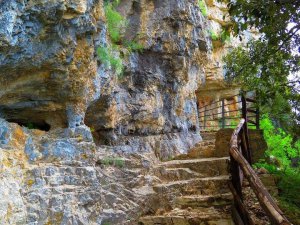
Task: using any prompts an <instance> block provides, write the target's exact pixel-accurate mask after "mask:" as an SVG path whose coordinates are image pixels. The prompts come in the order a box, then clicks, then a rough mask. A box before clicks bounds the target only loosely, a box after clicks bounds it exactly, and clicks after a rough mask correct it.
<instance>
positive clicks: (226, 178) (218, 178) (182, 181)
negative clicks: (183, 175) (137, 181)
mask: <svg viewBox="0 0 300 225" xmlns="http://www.w3.org/2000/svg"><path fill="white" fill-rule="evenodd" d="M219 180H220V181H223V180H229V176H228V175H221V176H215V177H203V178H195V179H188V180H178V181H171V182H168V183H162V184H157V185H155V187H163V186H171V185H176V184H188V183H191V182H199V181H219Z"/></svg>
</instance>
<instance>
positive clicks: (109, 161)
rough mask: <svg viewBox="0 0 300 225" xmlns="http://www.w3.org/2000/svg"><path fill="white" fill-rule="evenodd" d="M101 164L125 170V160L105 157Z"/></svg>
mask: <svg viewBox="0 0 300 225" xmlns="http://www.w3.org/2000/svg"><path fill="white" fill-rule="evenodd" d="M101 163H102V164H103V165H105V166H116V167H119V168H123V167H124V166H125V161H124V159H123V158H115V157H105V158H103V159H102V160H101Z"/></svg>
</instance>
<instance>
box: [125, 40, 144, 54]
mask: <svg viewBox="0 0 300 225" xmlns="http://www.w3.org/2000/svg"><path fill="white" fill-rule="evenodd" d="M125 47H126V49H127V50H128V51H129V53H132V52H142V51H143V50H144V46H143V45H142V44H139V43H137V42H136V41H125Z"/></svg>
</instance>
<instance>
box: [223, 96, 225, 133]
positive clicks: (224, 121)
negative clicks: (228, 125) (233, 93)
mask: <svg viewBox="0 0 300 225" xmlns="http://www.w3.org/2000/svg"><path fill="white" fill-rule="evenodd" d="M224 102H225V101H224V99H222V129H224V128H225V104H224Z"/></svg>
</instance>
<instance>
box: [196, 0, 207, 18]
mask: <svg viewBox="0 0 300 225" xmlns="http://www.w3.org/2000/svg"><path fill="white" fill-rule="evenodd" d="M198 6H199V8H200V10H201V13H202V15H203V16H207V7H206V4H205V0H198Z"/></svg>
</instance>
